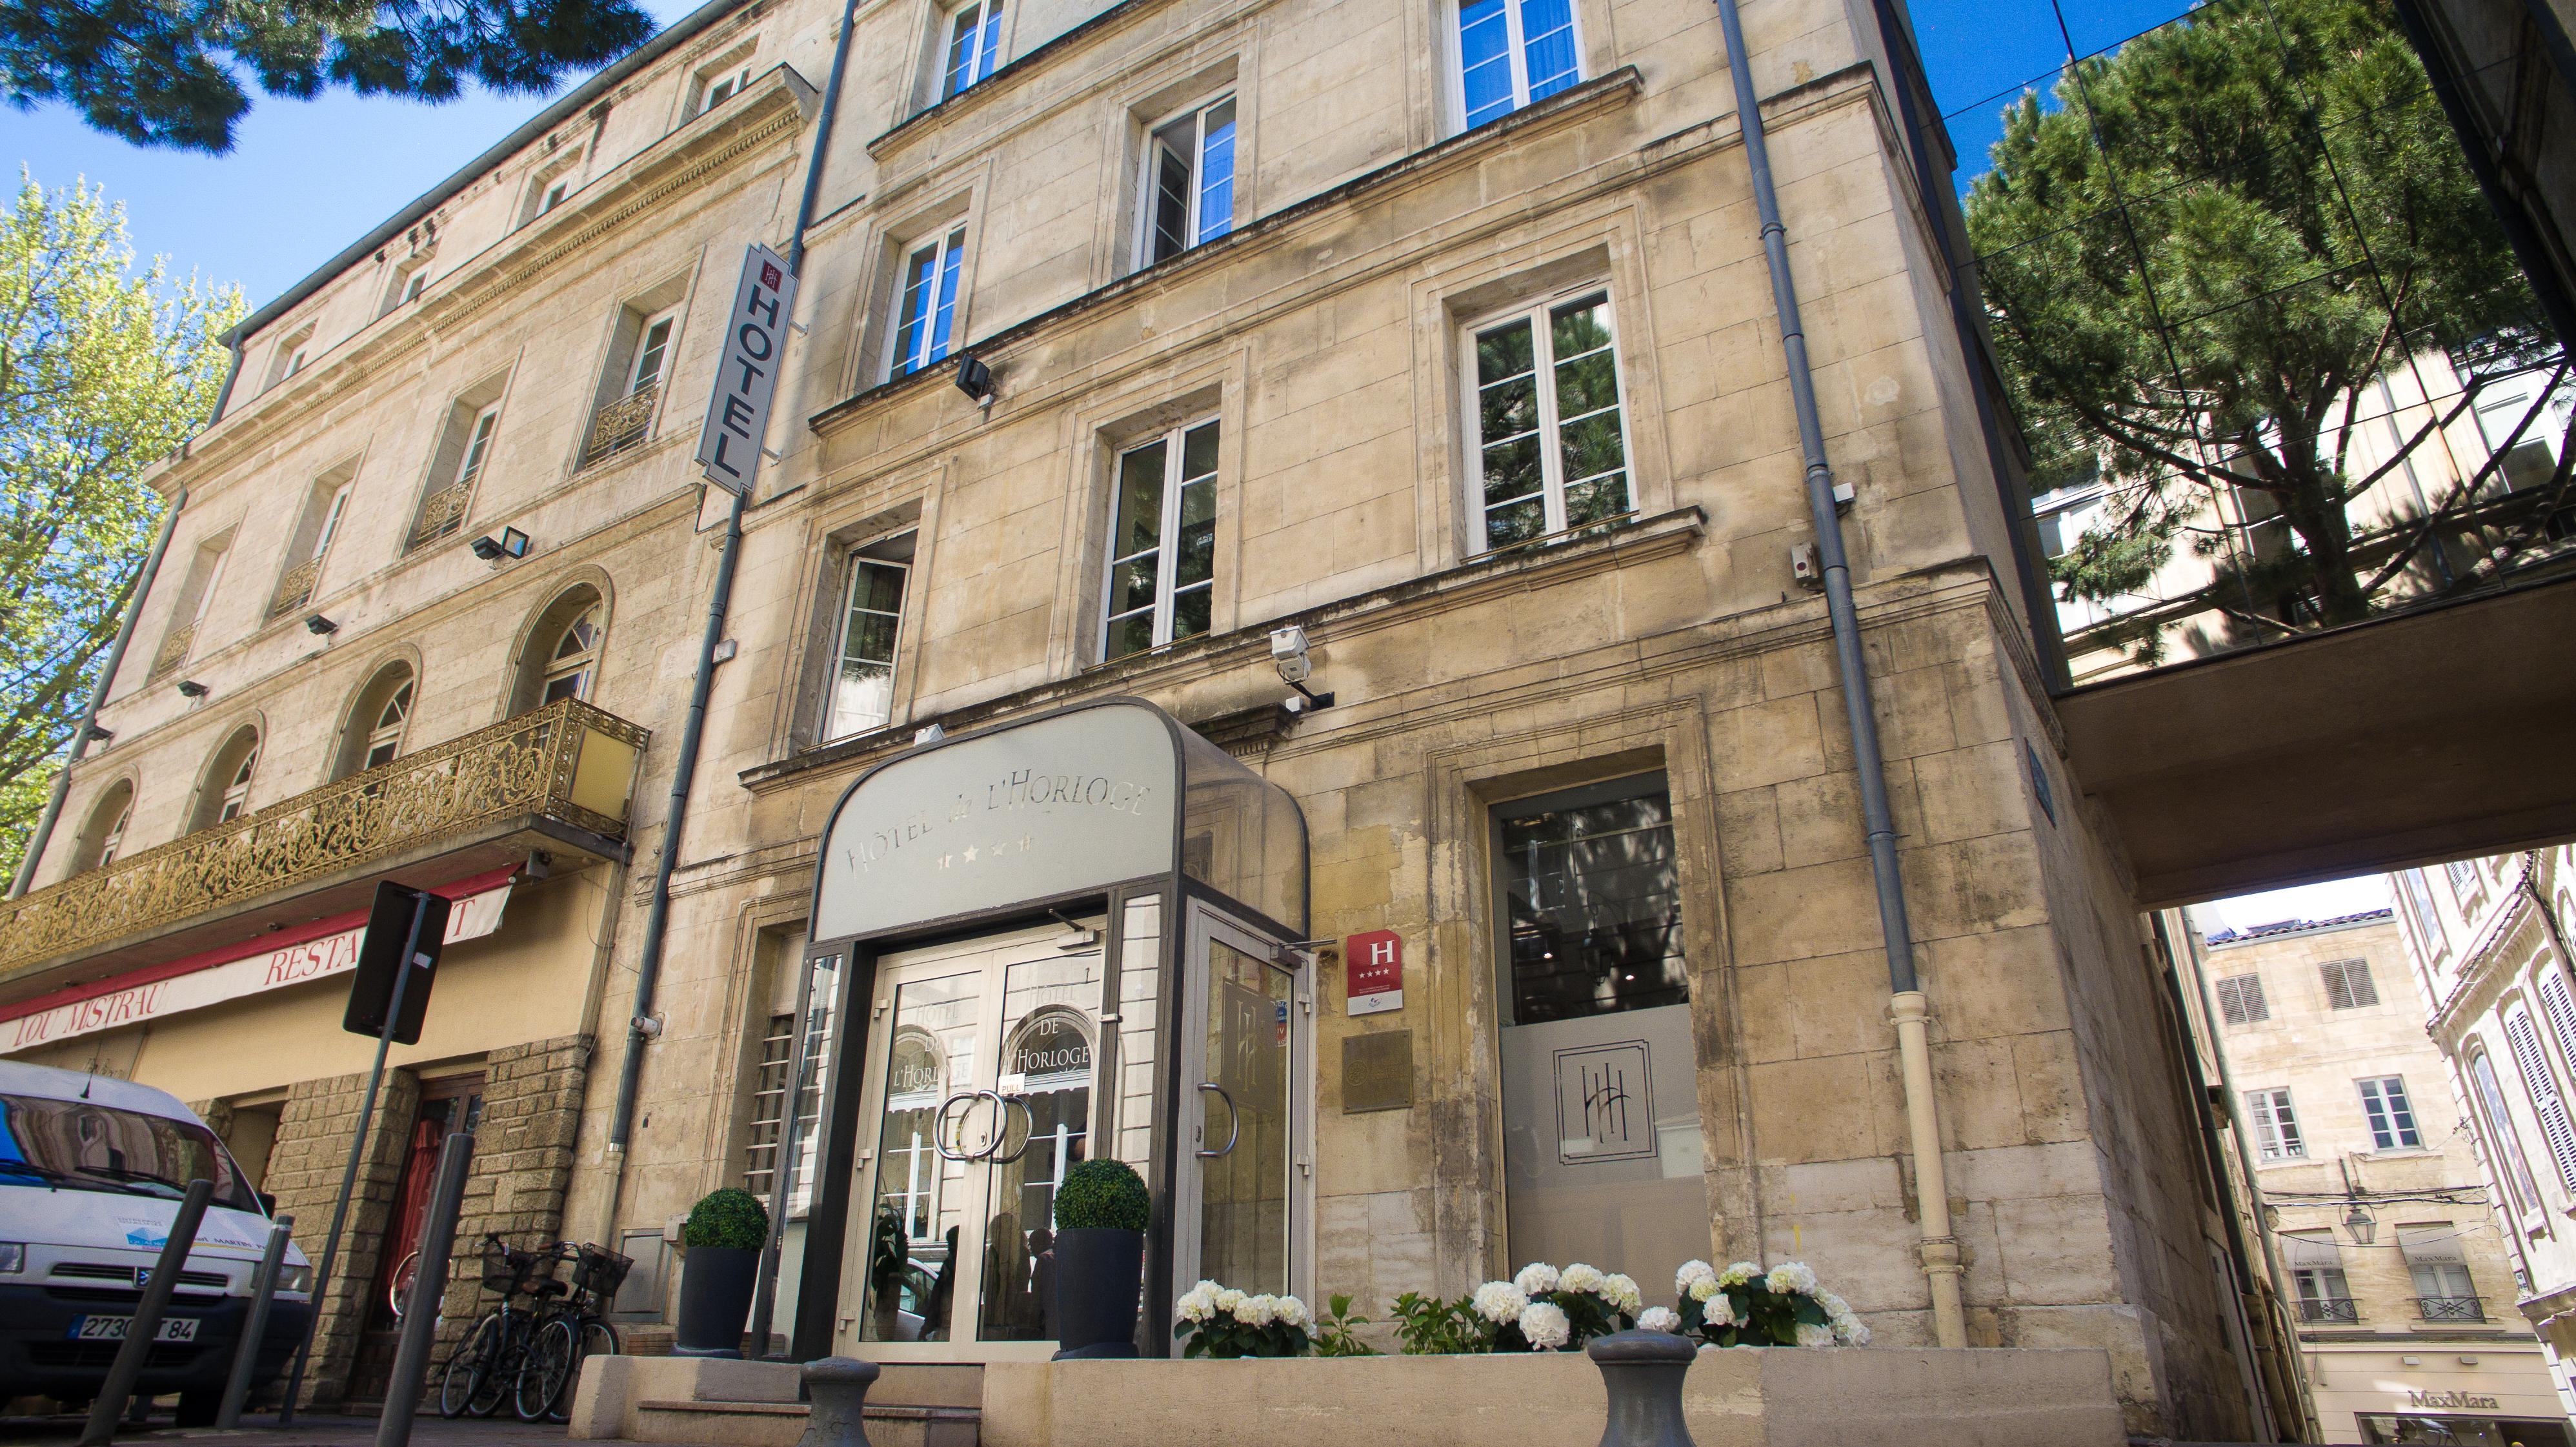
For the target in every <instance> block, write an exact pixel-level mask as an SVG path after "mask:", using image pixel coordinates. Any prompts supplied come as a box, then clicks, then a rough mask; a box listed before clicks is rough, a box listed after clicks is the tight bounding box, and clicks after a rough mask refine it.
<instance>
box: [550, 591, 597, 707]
mask: <svg viewBox="0 0 2576 1447" xmlns="http://www.w3.org/2000/svg"><path fill="white" fill-rule="evenodd" d="M598 673H599V607H598V605H597V604H593V605H591V607H590V608H589V609H588V610H587V611H585V612H584V613H583V614H582V615H581V616H580V617H578V618H575V619H574V620H572V622H570V623H568V624H566V625H564V631H563V633H562V634H561V635H560V636H558V637H557V638H556V639H555V646H554V651H553V652H552V653H551V654H549V655H548V656H547V659H546V682H545V688H544V690H543V691H542V692H540V693H539V694H538V695H537V703H538V706H539V707H543V706H544V705H546V704H550V703H553V702H555V701H557V700H558V699H566V698H577V699H584V700H587V699H588V698H589V697H590V686H591V683H592V682H593V681H594V680H595V679H596V678H597V676H598Z"/></svg>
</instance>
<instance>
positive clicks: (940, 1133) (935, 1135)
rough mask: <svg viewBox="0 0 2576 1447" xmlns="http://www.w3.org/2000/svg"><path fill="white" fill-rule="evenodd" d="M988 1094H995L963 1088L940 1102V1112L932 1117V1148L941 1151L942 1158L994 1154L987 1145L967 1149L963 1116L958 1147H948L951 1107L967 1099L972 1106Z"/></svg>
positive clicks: (976, 1157)
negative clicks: (975, 1149)
mask: <svg viewBox="0 0 2576 1447" xmlns="http://www.w3.org/2000/svg"><path fill="white" fill-rule="evenodd" d="M987 1095H993V1092H991V1091H989V1090H961V1091H959V1092H957V1093H956V1094H955V1095H952V1096H950V1097H948V1098H947V1099H946V1100H943V1101H941V1102H939V1113H938V1114H936V1115H934V1116H932V1117H931V1118H930V1148H931V1149H932V1150H935V1151H937V1152H939V1157H940V1159H942V1160H948V1161H971V1160H976V1159H979V1158H980V1157H983V1156H987V1155H990V1154H992V1147H991V1146H986V1147H985V1148H984V1149H983V1150H980V1151H970V1150H967V1149H965V1145H966V1137H965V1122H964V1120H963V1119H962V1118H961V1119H960V1120H959V1122H958V1138H957V1145H958V1149H956V1150H953V1151H952V1150H950V1149H949V1148H948V1110H949V1107H951V1106H953V1105H955V1104H957V1102H959V1101H961V1100H962V1101H965V1102H966V1103H967V1104H968V1105H969V1106H972V1105H973V1104H974V1103H975V1102H976V1101H977V1100H978V1099H980V1098H982V1097H984V1096H987ZM993 1098H994V1099H996V1100H999V1099H1001V1097H1000V1096H994V1097H993Z"/></svg>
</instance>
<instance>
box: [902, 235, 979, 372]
mask: <svg viewBox="0 0 2576 1447" xmlns="http://www.w3.org/2000/svg"><path fill="white" fill-rule="evenodd" d="M965 255H966V228H965V227H963V226H957V227H952V228H950V229H949V230H948V231H947V232H946V233H945V234H944V235H942V236H940V237H939V238H938V239H936V240H933V241H927V242H923V243H922V244H920V245H918V246H916V247H914V248H913V249H912V251H911V252H910V253H909V254H908V255H906V256H905V257H904V261H903V275H902V276H901V277H900V278H899V282H900V284H899V285H898V286H897V287H896V289H895V298H894V325H893V328H892V332H893V338H894V345H893V346H892V347H890V348H888V351H889V353H890V354H891V356H890V358H889V360H888V362H887V366H886V380H887V381H889V382H891V381H893V380H894V379H895V378H897V377H904V376H909V375H911V374H912V373H914V372H918V371H920V370H921V369H922V368H924V367H928V366H931V365H933V364H934V363H937V362H939V361H941V360H943V359H945V358H946V357H947V355H948V348H949V343H950V340H951V333H952V332H953V330H954V329H955V327H956V325H957V268H958V266H959V265H960V264H961V263H962V262H963V261H964V259H965Z"/></svg>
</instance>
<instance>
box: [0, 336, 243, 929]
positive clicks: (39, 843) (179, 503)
mask: <svg viewBox="0 0 2576 1447" xmlns="http://www.w3.org/2000/svg"><path fill="white" fill-rule="evenodd" d="M234 356H235V359H236V361H238V359H239V356H240V354H239V353H235V354H234ZM231 385H232V384H231V383H230V382H229V381H227V382H226V383H225V387H226V389H227V390H229V389H230V387H231ZM187 505H188V490H187V489H186V488H184V487H183V488H181V489H179V491H178V493H177V495H175V496H173V497H172V498H171V499H170V511H169V512H168V513H166V514H164V515H163V517H162V519H161V531H160V532H158V533H156V534H154V535H153V538H152V551H151V552H149V553H146V554H145V555H144V557H143V571H142V572H140V573H138V574H136V575H135V578H134V593H133V596H131V597H129V598H127V599H126V600H125V621H124V622H122V623H119V624H117V625H116V641H115V642H114V643H111V644H109V645H108V648H107V666H106V667H104V668H101V669H100V670H99V671H98V683H97V685H96V686H94V687H92V688H91V689H90V691H89V706H88V707H87V708H84V709H82V710H81V716H80V722H79V723H78V724H75V725H73V727H72V751H71V755H70V757H68V758H66V759H64V760H63V767H62V770H61V771H60V772H59V773H57V774H55V775H54V789H53V792H52V793H51V794H49V795H47V796H46V798H45V812H44V815H43V817H41V818H39V819H37V820H36V832H34V833H33V834H30V835H28V836H27V854H26V857H25V858H23V859H21V860H19V861H18V877H17V879H16V880H15V881H13V882H12V883H11V884H10V886H9V897H10V898H11V899H16V898H17V897H18V896H20V895H22V894H25V893H26V892H27V889H28V887H29V886H30V885H32V884H34V883H35V881H36V861H38V860H40V859H42V858H44V857H45V844H46V842H47V841H48V840H50V839H52V838H53V835H54V821H55V820H57V819H60V818H61V817H62V814H63V799H64V797H65V796H66V795H68V794H69V793H70V792H71V788H72V765H74V764H77V763H79V762H80V761H81V758H82V756H83V755H86V754H87V753H88V752H89V730H90V725H92V724H94V723H96V722H98V710H99V706H100V705H102V704H104V703H106V702H107V686H108V685H109V684H111V683H114V682H115V681H116V670H117V667H118V666H119V665H120V664H122V663H124V662H125V645H126V644H127V643H129V642H131V641H132V640H133V638H134V620H135V619H136V618H138V617H140V616H142V613H143V600H144V598H145V597H147V596H148V595H149V594H150V593H151V592H152V580H153V578H154V577H155V576H157V575H158V574H159V573H160V571H161V553H162V550H163V549H165V548H167V547H169V546H170V534H171V533H173V532H175V531H177V530H178V527H179V509H181V508H183V507H186V506H187Z"/></svg>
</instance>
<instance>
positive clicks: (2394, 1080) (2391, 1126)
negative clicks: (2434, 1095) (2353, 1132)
mask: <svg viewBox="0 0 2576 1447" xmlns="http://www.w3.org/2000/svg"><path fill="white" fill-rule="evenodd" d="M2355 1084H2357V1085H2359V1086H2360V1087H2361V1113H2362V1115H2363V1117H2364V1118H2365V1119H2367V1120H2368V1121H2369V1122H2370V1144H2371V1149H2373V1150H2382V1151H2396V1150H2412V1149H2414V1148H2416V1147H2418V1146H2421V1145H2422V1144H2424V1133H2423V1132H2422V1131H2420V1130H2417V1129H2416V1128H2415V1107H2414V1106H2413V1105H2412V1104H2410V1103H2409V1102H2408V1101H2407V1099H2406V1079H2405V1077H2404V1076H2399V1075H2378V1076H2373V1077H2371V1078H2369V1079H2367V1080H2362V1081H2356V1082H2355Z"/></svg>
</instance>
